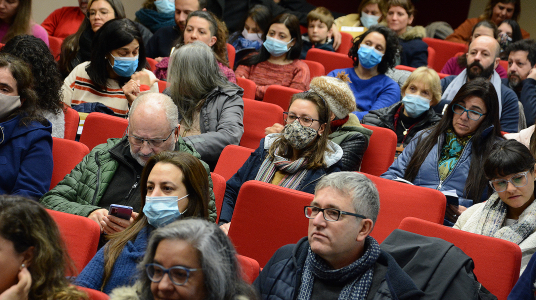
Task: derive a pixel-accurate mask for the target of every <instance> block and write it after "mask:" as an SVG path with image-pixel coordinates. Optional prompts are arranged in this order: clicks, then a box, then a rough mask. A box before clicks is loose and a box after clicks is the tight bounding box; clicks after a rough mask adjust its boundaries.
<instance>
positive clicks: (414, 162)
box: [404, 78, 502, 203]
mask: <svg viewBox="0 0 536 300" xmlns="http://www.w3.org/2000/svg"><path fill="white" fill-rule="evenodd" d="M471 96H476V97H478V98H480V99H482V101H483V102H484V104H485V105H486V110H487V113H486V116H485V117H484V120H483V121H482V123H481V124H480V126H479V127H478V129H477V130H476V131H475V132H474V134H473V138H472V140H473V143H472V148H471V150H472V152H471V165H470V167H469V174H468V175H467V180H466V181H465V188H464V194H465V196H466V197H465V198H467V199H472V200H473V201H474V203H479V202H481V198H482V195H483V194H484V190H485V189H486V187H487V182H486V177H485V176H484V174H482V173H483V172H482V170H483V163H484V159H485V158H486V156H487V154H488V152H489V149H491V147H492V146H493V144H494V143H495V142H496V140H497V139H498V138H501V137H502V134H501V123H500V121H499V100H498V98H497V92H496V90H495V88H494V87H493V84H491V83H490V82H489V81H487V80H485V79H483V78H476V79H473V80H471V81H470V82H467V83H466V84H464V85H463V86H462V87H461V88H460V90H459V91H458V93H457V94H456V96H455V97H454V99H453V100H452V102H450V103H449V105H448V107H447V109H446V113H445V115H443V118H442V119H441V121H439V123H437V124H436V125H435V126H434V127H432V128H431V129H430V131H431V132H430V134H429V135H428V136H426V137H424V138H423V137H422V135H421V136H419V138H418V139H419V140H418V142H417V146H416V147H415V151H414V152H413V156H412V157H411V159H410V161H409V164H408V166H407V168H406V171H405V173H404V179H406V180H408V181H413V180H415V178H416V177H417V174H418V173H419V170H420V169H421V165H422V163H423V162H424V160H425V159H426V157H427V156H428V154H429V153H430V151H431V150H432V148H433V147H434V146H435V145H436V144H437V143H438V140H439V138H440V137H442V136H443V135H444V134H445V132H446V131H447V129H449V128H452V120H453V118H454V112H453V111H452V106H453V105H454V104H457V103H459V102H461V101H463V100H465V99H466V98H468V97H471ZM491 126H493V128H492V132H491V133H489V134H488V133H486V134H485V133H484V131H485V130H486V129H487V128H489V127H491ZM441 146H442V145H438V147H441ZM438 151H440V150H438Z"/></svg>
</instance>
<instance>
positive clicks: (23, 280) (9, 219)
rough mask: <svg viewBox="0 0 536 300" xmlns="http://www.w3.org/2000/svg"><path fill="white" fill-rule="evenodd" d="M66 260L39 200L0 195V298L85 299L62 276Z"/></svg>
mask: <svg viewBox="0 0 536 300" xmlns="http://www.w3.org/2000/svg"><path fill="white" fill-rule="evenodd" d="M68 261H70V259H69V257H68V255H67V253H65V247H64V245H63V241H62V239H61V236H60V232H59V230H58V227H57V226H56V222H54V220H53V219H52V217H51V216H50V215H49V214H48V213H47V212H46V210H45V209H44V208H43V207H42V206H41V205H40V204H39V203H37V202H35V201H33V200H30V199H26V198H22V197H16V196H8V195H0V270H2V271H1V272H0V299H5V300H19V299H64V300H80V299H88V298H87V295H86V294H85V293H84V292H81V291H79V290H77V289H76V288H75V287H74V286H73V285H71V284H70V283H69V281H68V280H67V278H66V277H65V269H66V267H68V266H70V265H69V264H68ZM69 269H70V268H69Z"/></svg>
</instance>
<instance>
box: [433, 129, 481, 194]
mask: <svg viewBox="0 0 536 300" xmlns="http://www.w3.org/2000/svg"><path fill="white" fill-rule="evenodd" d="M472 139H473V137H471V138H470V139H469V141H467V144H469V142H471V140H472ZM438 142H439V141H438ZM467 144H466V145H465V147H463V150H462V154H461V155H460V158H462V157H463V154H464V153H465V150H467ZM440 154H441V151H437V163H438V164H439V158H440ZM459 162H460V159H458V160H457V161H456V164H454V168H452V171H451V172H450V173H449V175H447V178H445V179H444V180H441V179H439V185H438V186H437V188H436V190H438V191H439V190H440V189H441V187H442V186H443V182H445V181H447V179H449V177H450V175H452V173H454V170H456V168H457V167H458V163H459ZM437 175H438V177H439V178H441V176H439V166H438V169H437Z"/></svg>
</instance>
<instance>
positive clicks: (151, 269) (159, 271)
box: [145, 263, 201, 285]
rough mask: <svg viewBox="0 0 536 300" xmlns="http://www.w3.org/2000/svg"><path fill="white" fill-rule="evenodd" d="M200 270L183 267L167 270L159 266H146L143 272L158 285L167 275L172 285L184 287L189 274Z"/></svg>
mask: <svg viewBox="0 0 536 300" xmlns="http://www.w3.org/2000/svg"><path fill="white" fill-rule="evenodd" d="M198 270H201V269H189V268H186V267H183V266H173V267H171V268H169V269H166V268H164V267H163V266H161V265H159V264H154V263H153V264H146V265H145V271H146V272H147V276H148V277H149V280H151V281H152V282H155V283H158V282H160V281H162V279H163V278H164V275H165V274H168V276H169V279H171V282H172V283H173V284H174V285H185V284H186V282H188V278H189V277H190V272H194V271H198Z"/></svg>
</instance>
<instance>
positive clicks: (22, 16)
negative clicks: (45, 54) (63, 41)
mask: <svg viewBox="0 0 536 300" xmlns="http://www.w3.org/2000/svg"><path fill="white" fill-rule="evenodd" d="M21 34H31V35H33V36H35V37H38V38H40V39H42V40H43V42H45V44H47V46H48V34H47V31H46V30H45V29H44V28H43V27H41V25H39V24H37V23H35V22H34V21H32V0H16V1H7V0H6V1H4V5H3V9H2V14H0V42H2V43H4V44H5V43H7V42H8V41H9V40H10V39H12V38H14V37H15V36H17V35H21Z"/></svg>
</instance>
